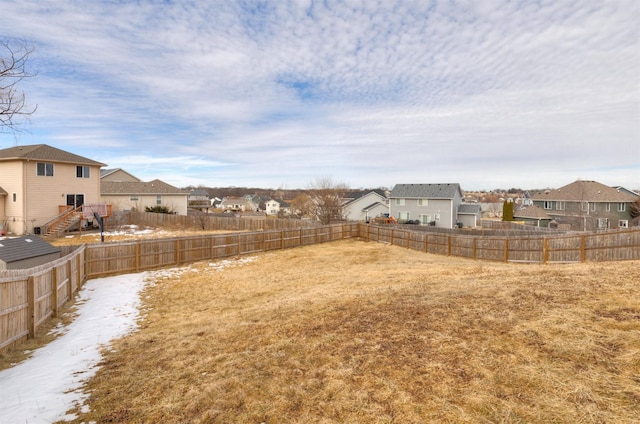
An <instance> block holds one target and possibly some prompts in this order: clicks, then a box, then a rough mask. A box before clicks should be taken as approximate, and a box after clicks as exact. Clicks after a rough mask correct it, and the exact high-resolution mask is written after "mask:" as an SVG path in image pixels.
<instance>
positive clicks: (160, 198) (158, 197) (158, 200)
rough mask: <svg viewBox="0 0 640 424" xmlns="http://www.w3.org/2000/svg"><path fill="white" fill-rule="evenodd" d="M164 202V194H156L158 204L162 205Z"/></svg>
mask: <svg viewBox="0 0 640 424" xmlns="http://www.w3.org/2000/svg"><path fill="white" fill-rule="evenodd" d="M161 204H162V196H160V195H157V196H156V205H161Z"/></svg>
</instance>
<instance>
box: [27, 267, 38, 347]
mask: <svg viewBox="0 0 640 424" xmlns="http://www.w3.org/2000/svg"><path fill="white" fill-rule="evenodd" d="M27 303H28V307H27V313H28V315H29V324H28V325H29V337H30V338H34V337H35V336H36V287H35V280H34V278H33V275H30V276H29V278H27Z"/></svg>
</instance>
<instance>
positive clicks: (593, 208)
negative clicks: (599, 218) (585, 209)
mask: <svg viewBox="0 0 640 424" xmlns="http://www.w3.org/2000/svg"><path fill="white" fill-rule="evenodd" d="M595 211H596V202H591V212H595Z"/></svg>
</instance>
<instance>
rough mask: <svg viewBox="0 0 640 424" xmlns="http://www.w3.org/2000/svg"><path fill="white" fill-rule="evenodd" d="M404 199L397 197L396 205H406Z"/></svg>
mask: <svg viewBox="0 0 640 424" xmlns="http://www.w3.org/2000/svg"><path fill="white" fill-rule="evenodd" d="M404 203H405V202H404V199H395V205H396V206H404Z"/></svg>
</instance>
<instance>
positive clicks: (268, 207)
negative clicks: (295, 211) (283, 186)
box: [265, 199, 291, 215]
mask: <svg viewBox="0 0 640 424" xmlns="http://www.w3.org/2000/svg"><path fill="white" fill-rule="evenodd" d="M265 213H266V214H267V215H280V214H287V215H288V214H290V213H291V205H290V204H289V203H287V202H286V201H284V200H282V199H269V200H267V201H266V202H265Z"/></svg>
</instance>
